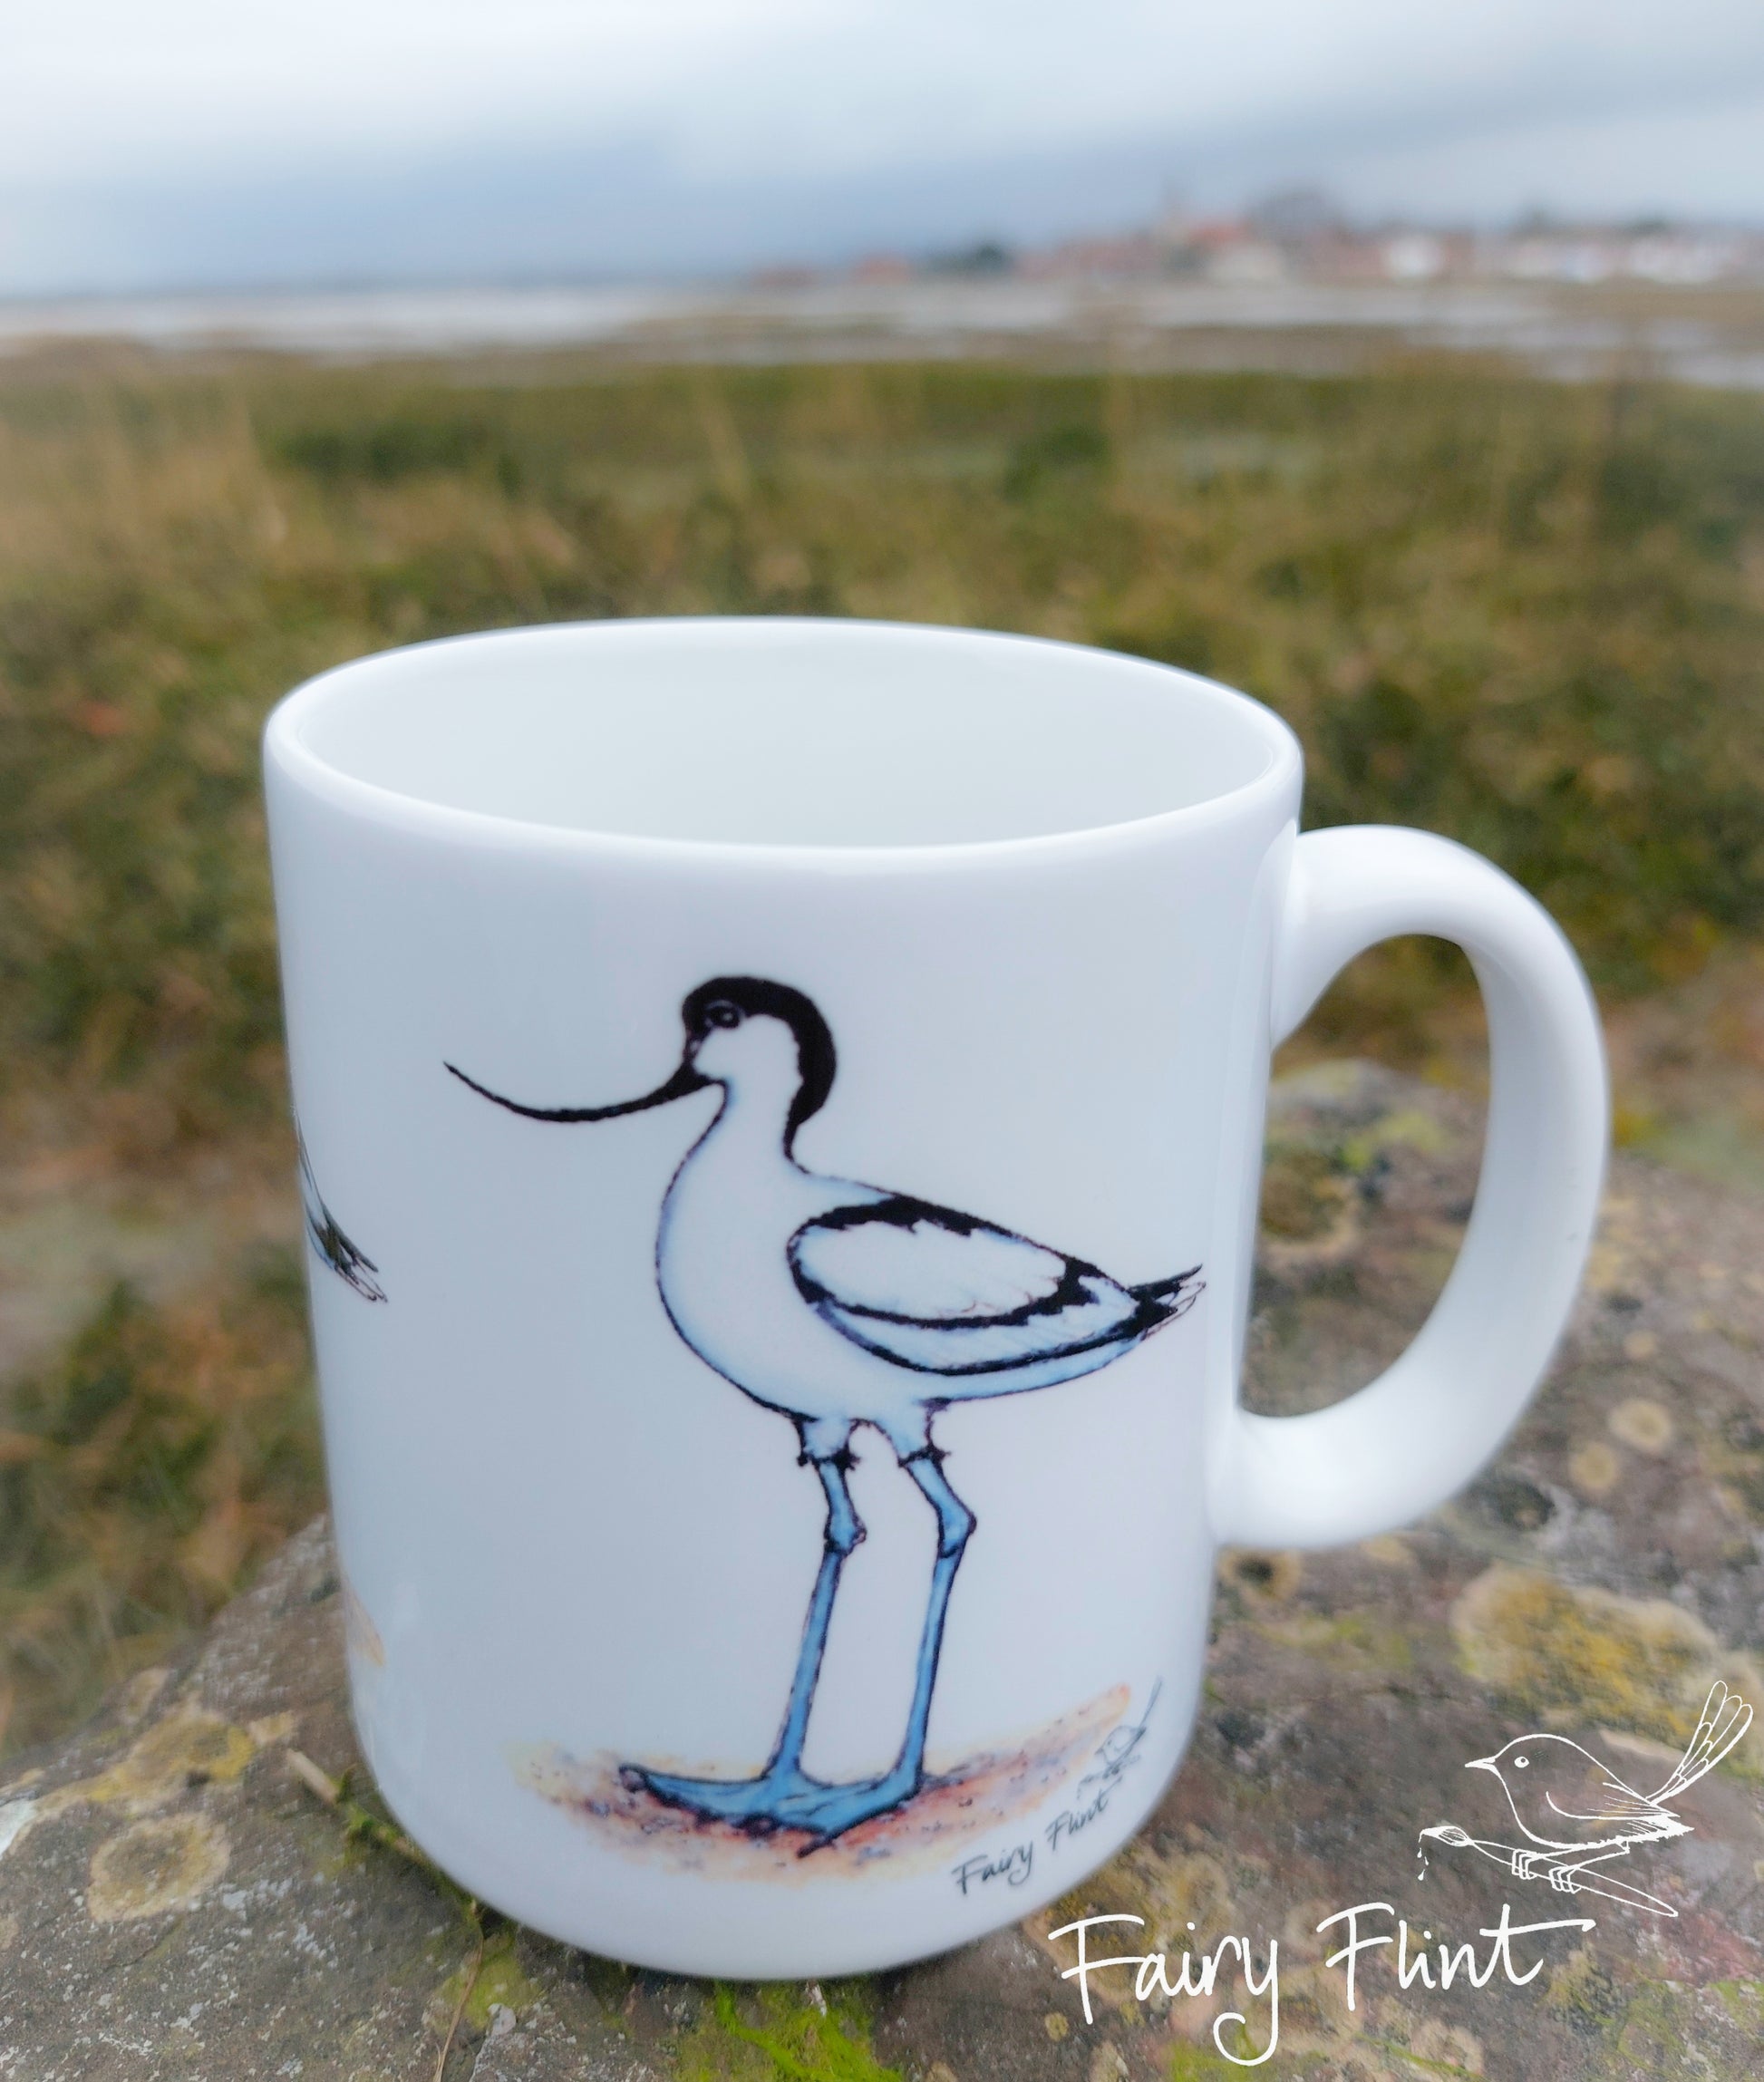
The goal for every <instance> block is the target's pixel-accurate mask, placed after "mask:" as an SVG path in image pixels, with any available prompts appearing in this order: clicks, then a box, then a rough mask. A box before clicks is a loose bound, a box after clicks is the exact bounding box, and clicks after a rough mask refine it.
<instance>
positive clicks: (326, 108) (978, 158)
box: [0, 0, 1764, 294]
mask: <svg viewBox="0 0 1764 2082" xmlns="http://www.w3.org/2000/svg"><path fill="white" fill-rule="evenodd" d="M1295 182H1307V183H1308V182H1314V183H1319V184H1321V185H1323V187H1325V188H1326V189H1328V190H1329V191H1330V192H1331V193H1333V195H1334V196H1336V197H1337V198H1338V199H1340V200H1341V201H1342V203H1343V204H1344V205H1346V206H1347V207H1349V208H1352V209H1353V210H1355V211H1357V212H1360V213H1362V214H1383V213H1386V212H1402V213H1407V214H1412V215H1416V216H1419V217H1422V218H1476V219H1481V220H1491V219H1494V220H1497V219H1500V218H1507V217H1509V216H1511V215H1512V214H1514V213H1515V212H1516V211H1517V210H1519V209H1522V208H1526V207H1527V206H1531V205H1544V206H1547V207H1551V208H1556V209H1557V210H1561V211H1564V212H1574V211H1580V212H1586V213H1594V214H1599V215H1613V214H1626V215H1637V214H1644V213H1651V212H1654V211H1663V212H1668V213H1681V214H1691V215H1698V216H1711V217H1717V218H1749V219H1754V220H1756V219H1764V0H1228V4H1226V0H1212V4H1209V5H1200V4H1198V0H154V4H153V5H150V6H149V5H142V4H141V0H0V293H13V294H19V293H24V294H33V293H41V292H54V291H60V290H64V289H107V288H109V289H134V288H145V287H154V286H180V285H182V286H205V285H209V286H231V285H249V284H256V283H288V284H307V283H325V282H335V281H344V280H363V279H380V280H402V281H423V280H458V279H462V278H464V279H480V280H510V279H527V280H530V279H533V278H536V277H553V278H556V277H580V276H590V277H593V276H632V275H648V274H658V275H671V274H681V273H689V272H701V271H722V270H734V269H741V268H745V267H748V266H753V265H755V264H758V263H764V262H769V261H776V260H780V259H789V258H799V257H800V258H806V259H811V260H831V259H838V258H842V257H850V256H851V255H853V254H855V253H857V252H859V251H862V250H864V249H866V248H869V247H896V246H901V247H909V248H923V247H935V246H939V245H942V246H953V245H955V244H958V243H961V242H964V241H966V240H970V239H973V238H975V237H983V236H987V235H993V236H1001V237H1007V238H1013V239H1036V238H1043V237H1052V236H1058V235H1061V234H1064V233H1069V232H1073V231H1082V230H1094V229H1108V228H1117V227H1120V226H1123V225H1129V224H1131V223H1134V222H1136V221H1138V222H1143V221H1145V220H1147V219H1148V218H1150V217H1151V216H1152V215H1153V214H1154V213H1155V212H1156V210H1157V209H1158V206H1159V202H1160V199H1162V198H1163V197H1164V196H1166V195H1167V194H1170V193H1176V194H1179V195H1180V196H1182V197H1183V198H1184V199H1186V200H1187V202H1188V203H1189V204H1190V205H1191V206H1193V207H1195V208H1202V209H1225V208H1237V207H1240V206H1241V205H1242V204H1243V203H1244V202H1245V201H1246V200H1248V199H1253V198H1254V197H1255V196H1256V195H1258V194H1260V193H1264V192H1265V191H1267V190H1268V189H1273V188H1276V187H1279V186H1282V185H1288V184H1292V183H1295Z"/></svg>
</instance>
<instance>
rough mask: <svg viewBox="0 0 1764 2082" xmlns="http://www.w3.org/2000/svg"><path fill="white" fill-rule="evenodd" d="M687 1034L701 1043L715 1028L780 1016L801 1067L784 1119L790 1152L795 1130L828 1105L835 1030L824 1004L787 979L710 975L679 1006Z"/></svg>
mask: <svg viewBox="0 0 1764 2082" xmlns="http://www.w3.org/2000/svg"><path fill="white" fill-rule="evenodd" d="M680 1017H681V1019H682V1020H683V1022H685V1028H686V1031H687V1033H688V1034H689V1035H690V1036H691V1037H692V1039H693V1040H694V1041H699V1040H702V1039H703V1036H704V1035H706V1034H707V1033H709V1032H710V1031H711V1030H712V1027H732V1026H739V1025H740V1024H741V1022H742V1021H743V1020H748V1019H755V1018H765V1019H774V1020H782V1021H783V1022H784V1024H785V1025H786V1026H787V1027H789V1028H790V1031H791V1032H792V1033H793V1034H794V1035H795V1036H796V1060H797V1067H798V1070H799V1071H800V1075H801V1079H802V1081H801V1083H800V1085H799V1087H798V1088H797V1094H796V1097H795V1099H792V1100H791V1102H790V1116H789V1118H788V1119H787V1120H786V1121H785V1123H784V1148H785V1149H786V1150H787V1151H788V1150H789V1148H790V1144H791V1143H792V1142H793V1141H794V1140H795V1139H796V1131H797V1129H798V1128H800V1127H801V1126H802V1123H803V1122H804V1121H805V1120H809V1119H811V1118H813V1117H814V1116H815V1115H816V1114H817V1113H819V1111H820V1109H821V1108H822V1107H823V1106H825V1105H826V1104H827V1095H828V1093H829V1091H831V1090H832V1089H833V1074H834V1071H835V1070H836V1068H837V1067H838V1058H837V1056H836V1055H835V1053H834V1051H833V1034H832V1030H831V1029H830V1028H829V1026H828V1023H827V1022H826V1021H825V1020H824V1019H822V1017H821V1016H820V1008H819V1006H818V1005H817V1004H816V1003H815V1001H814V1000H813V999H812V998H811V997H809V996H808V995H807V994H806V993H803V992H801V991H798V990H792V989H791V987H790V984H789V983H770V982H768V981H767V980H766V978H764V977H763V976H712V978H711V980H710V982H709V983H701V984H700V985H699V986H698V988H697V989H696V990H695V991H691V992H688V993H687V995H686V999H685V1002H684V1003H683V1004H682V1006H681V1007H680Z"/></svg>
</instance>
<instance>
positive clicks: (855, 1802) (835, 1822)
mask: <svg viewBox="0 0 1764 2082" xmlns="http://www.w3.org/2000/svg"><path fill="white" fill-rule="evenodd" d="M922 1783H923V1779H922V1776H921V1775H919V1774H916V1773H909V1772H906V1771H903V1770H901V1769H900V1768H899V1767H896V1768H895V1769H894V1770H892V1771H888V1772H886V1773H884V1775H883V1776H882V1777H880V1778H863V1779H859V1780H858V1782H857V1783H856V1784H855V1785H851V1786H823V1787H819V1788H818V1790H817V1792H816V1793H815V1795H813V1796H809V1797H806V1798H798V1799H792V1800H790V1801H787V1802H786V1803H785V1806H786V1810H787V1814H786V1825H787V1826H788V1827H790V1828H792V1829H806V1830H807V1831H808V1832H809V1835H810V1836H811V1837H812V1838H813V1841H812V1842H811V1843H809V1844H805V1845H803V1847H802V1850H801V1851H800V1853H799V1855H800V1856H802V1857H805V1858H806V1857H807V1856H808V1855H809V1853H810V1852H811V1851H819V1850H820V1849H821V1848H822V1846H823V1845H828V1844H830V1843H831V1842H832V1841H833V1840H834V1838H835V1837H836V1836H843V1835H845V1833H846V1831H847V1830H848V1829H855V1828H856V1827H857V1826H858V1824H859V1823H860V1822H869V1821H874V1820H875V1818H876V1816H878V1815H887V1814H888V1813H889V1812H890V1811H891V1810H892V1809H894V1808H896V1807H898V1806H901V1804H902V1803H903V1802H904V1801H907V1800H910V1799H911V1798H912V1797H913V1796H914V1794H915V1793H916V1792H917V1791H918V1789H919V1787H920V1785H921V1784H922Z"/></svg>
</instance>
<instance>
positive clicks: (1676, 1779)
mask: <svg viewBox="0 0 1764 2082" xmlns="http://www.w3.org/2000/svg"><path fill="white" fill-rule="evenodd" d="M1750 1726H1751V1708H1750V1707H1749V1706H1748V1705H1747V1704H1746V1702H1745V1700H1744V1699H1741V1698H1740V1694H1739V1693H1738V1692H1737V1691H1730V1690H1728V1688H1727V1687H1726V1685H1724V1684H1723V1683H1721V1681H1720V1680H1719V1679H1717V1680H1716V1681H1715V1683H1714V1684H1712V1685H1711V1687H1710V1691H1709V1697H1708V1698H1707V1699H1704V1701H1703V1706H1702V1718H1701V1719H1700V1720H1699V1721H1698V1722H1697V1731H1696V1733H1695V1734H1694V1735H1693V1736H1692V1737H1691V1746H1690V1748H1688V1749H1687V1750H1686V1751H1685V1752H1684V1754H1683V1756H1682V1757H1681V1758H1679V1760H1678V1762H1677V1763H1676V1764H1675V1765H1673V1767H1672V1777H1670V1778H1669V1779H1667V1781H1666V1783H1665V1784H1664V1785H1663V1786H1662V1787H1661V1788H1660V1790H1659V1792H1657V1793H1656V1794H1655V1795H1654V1796H1653V1797H1654V1799H1655V1800H1656V1801H1666V1800H1670V1799H1671V1798H1672V1796H1673V1795H1674V1794H1678V1793H1682V1792H1683V1790H1684V1788H1685V1787H1687V1786H1694V1785H1695V1784H1696V1782H1697V1780H1698V1779H1699V1778H1701V1777H1703V1775H1704V1774H1705V1773H1706V1772H1710V1771H1712V1770H1713V1769H1714V1768H1715V1767H1716V1766H1717V1765H1718V1764H1719V1763H1720V1761H1721V1759H1722V1758H1723V1757H1725V1756H1726V1755H1727V1753H1728V1751H1729V1750H1730V1749H1731V1748H1733V1746H1734V1744H1735V1743H1736V1742H1738V1741H1739V1739H1740V1737H1741V1736H1742V1735H1744V1733H1745V1732H1746V1730H1747V1729H1749V1727H1750Z"/></svg>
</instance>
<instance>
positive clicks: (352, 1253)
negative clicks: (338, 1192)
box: [295, 1123, 386, 1302]
mask: <svg viewBox="0 0 1764 2082" xmlns="http://www.w3.org/2000/svg"><path fill="white" fill-rule="evenodd" d="M295 1140H296V1145H297V1147H298V1148H299V1151H300V1199H301V1205H302V1208H303V1210H304V1212H305V1217H306V1235H307V1237H308V1239H309V1241H310V1242H311V1244H312V1246H313V1248H314V1250H315V1251H316V1252H317V1253H318V1254H319V1256H320V1257H321V1258H323V1259H324V1261H325V1264H327V1265H329V1266H330V1268H331V1270H332V1271H333V1272H334V1273H335V1274H336V1275H337V1277H338V1278H339V1279H340V1280H341V1281H342V1282H343V1283H344V1285H345V1286H348V1287H353V1288H354V1290H355V1292H356V1293H358V1294H360V1295H361V1297H362V1299H363V1301H367V1302H383V1301H384V1300H385V1298H386V1290H385V1289H384V1288H383V1286H382V1285H381V1284H380V1283H379V1281H378V1279H377V1278H375V1276H374V1275H375V1274H376V1273H378V1272H379V1270H380V1268H379V1266H378V1265H376V1264H374V1262H373V1259H372V1258H370V1257H369V1256H368V1254H367V1253H366V1252H365V1251H363V1250H362V1249H361V1248H360V1247H359V1245H357V1244H354V1243H352V1242H351V1241H350V1239H349V1238H348V1237H347V1236H346V1235H344V1232H343V1230H342V1229H341V1228H340V1227H339V1226H338V1223H337V1218H336V1216H335V1215H334V1214H332V1212H331V1210H330V1209H329V1208H328V1207H327V1206H325V1196H324V1195H323V1194H322V1193H320V1191H319V1189H318V1180H317V1179H316V1178H315V1177H314V1176H313V1160H312V1158H311V1157H309V1156H308V1155H307V1154H306V1138H305V1136H304V1135H303V1134H302V1133H301V1132H300V1128H299V1126H298V1124H297V1123H296V1128H295Z"/></svg>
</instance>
